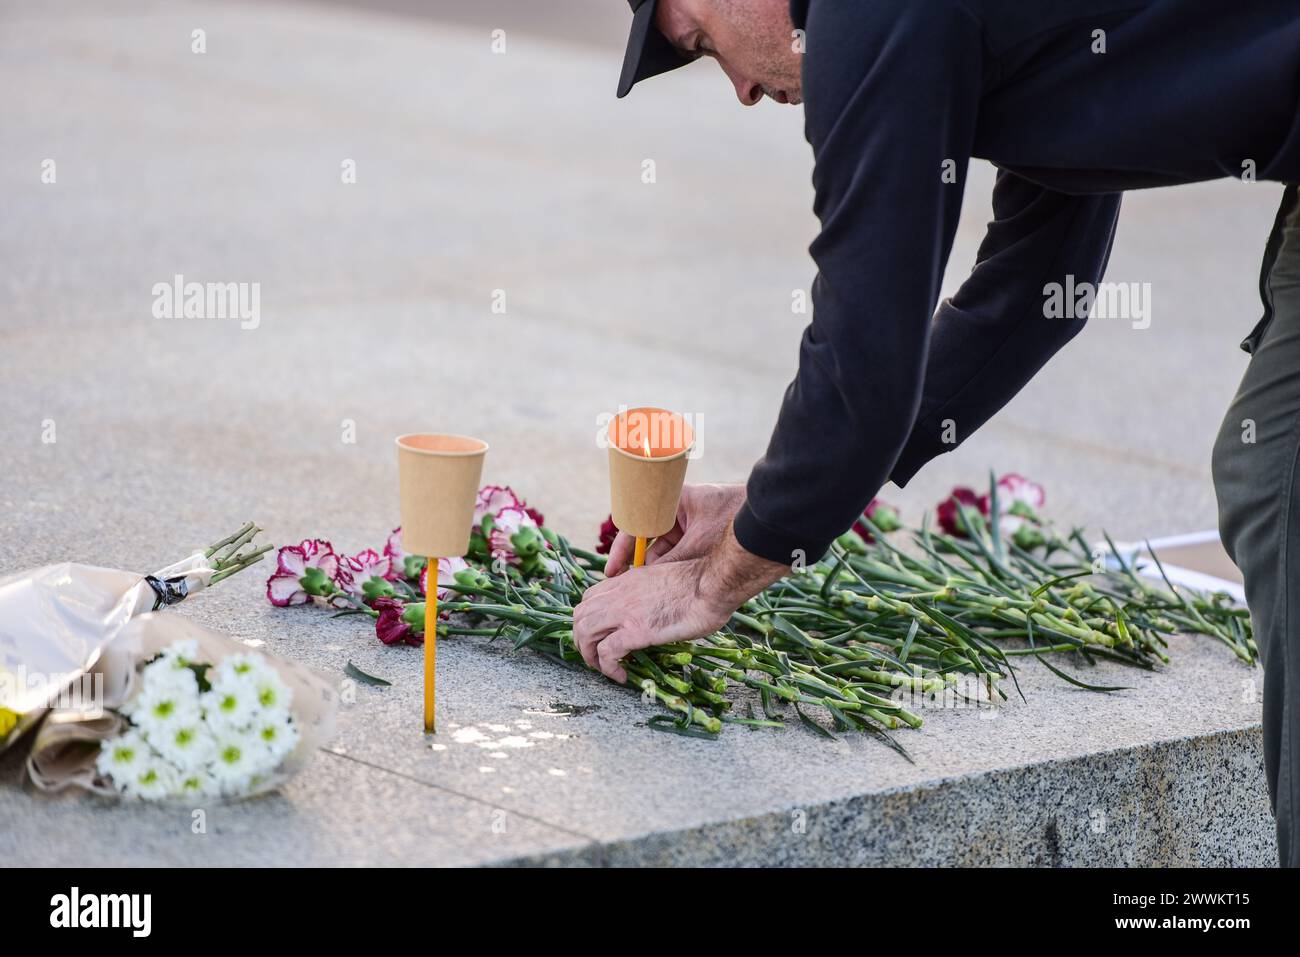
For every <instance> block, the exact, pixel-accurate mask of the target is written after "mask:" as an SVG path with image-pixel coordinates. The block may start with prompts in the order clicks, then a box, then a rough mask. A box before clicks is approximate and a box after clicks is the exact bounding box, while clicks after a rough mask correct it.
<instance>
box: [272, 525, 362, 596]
mask: <svg viewBox="0 0 1300 957" xmlns="http://www.w3.org/2000/svg"><path fill="white" fill-rule="evenodd" d="M341 573H343V569H342V566H341V564H340V562H339V557H338V555H336V554H335V553H334V546H333V545H331V544H330V543H329V542H327V541H324V540H322V539H319V538H312V539H304V540H303V541H302V542H300V543H299V544H297V545H285V546H284V547H283V548H281V549H280V551H279V553H278V554H277V555H276V569H275V573H274V574H273V575H272V576H271V577H270V578H268V579H267V581H266V597H267V599H268V600H270V602H271V604H272V605H276V606H278V607H281V608H284V607H288V606H289V605H305V604H306V603H307V602H309V601H313V600H317V601H318V603H321V604H324V603H326V602H327V600H328V599H329V597H330V596H331V595H333V594H335V593H336V592H337V591H338V590H339V588H340V581H339V579H340V574H341Z"/></svg>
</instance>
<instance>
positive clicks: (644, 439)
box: [641, 435, 653, 458]
mask: <svg viewBox="0 0 1300 957" xmlns="http://www.w3.org/2000/svg"><path fill="white" fill-rule="evenodd" d="M641 442H642V444H643V445H644V446H645V457H646V458H653V456H652V455H651V454H650V436H648V435H643V436H641Z"/></svg>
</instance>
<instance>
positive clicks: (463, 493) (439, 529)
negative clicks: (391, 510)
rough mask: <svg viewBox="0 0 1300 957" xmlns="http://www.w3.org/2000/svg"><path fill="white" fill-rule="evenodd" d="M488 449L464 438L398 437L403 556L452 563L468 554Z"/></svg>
mask: <svg viewBox="0 0 1300 957" xmlns="http://www.w3.org/2000/svg"><path fill="white" fill-rule="evenodd" d="M487 449H488V445H487V443H486V442H484V441H482V440H481V439H472V438H469V437H468V436H464V435H401V436H398V438H397V472H398V480H399V483H400V486H401V496H402V546H403V547H404V548H405V549H406V551H408V552H410V553H411V554H412V555H421V556H423V557H425V558H455V557H459V556H461V555H464V554H465V553H466V552H467V551H469V533H470V528H471V526H472V525H473V524H474V503H475V502H476V501H477V499H478V489H479V479H480V478H481V477H482V474H483V456H484V455H486V454H487Z"/></svg>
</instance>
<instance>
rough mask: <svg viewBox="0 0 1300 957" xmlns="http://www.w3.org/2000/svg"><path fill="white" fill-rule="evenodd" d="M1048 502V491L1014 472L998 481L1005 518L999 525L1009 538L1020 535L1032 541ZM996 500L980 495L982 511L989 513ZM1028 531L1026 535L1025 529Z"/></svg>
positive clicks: (999, 504)
mask: <svg viewBox="0 0 1300 957" xmlns="http://www.w3.org/2000/svg"><path fill="white" fill-rule="evenodd" d="M1046 501H1047V492H1046V490H1044V488H1043V487H1042V486H1041V485H1039V484H1038V483H1037V482H1031V481H1030V480H1029V479H1027V478H1025V477H1024V476H1023V475H1018V474H1016V473H1015V472H1012V473H1010V474H1008V475H1004V476H1002V478H1000V479H998V506H999V509H1000V511H1001V515H1000V516H999V519H998V525H999V527H1000V528H1001V530H1002V534H1003V536H1005V537H1008V538H1011V537H1015V536H1017V535H1018V534H1019V535H1021V537H1022V538H1023V537H1025V536H1029V538H1030V539H1032V535H1031V534H1030V533H1031V532H1032V528H1031V527H1032V526H1036V525H1038V524H1039V523H1040V522H1041V519H1040V518H1039V517H1038V509H1040V508H1042V507H1043V503H1044V502H1046ZM991 506H992V500H991V499H990V498H989V496H988V495H981V496H980V509H981V510H982V511H983V512H984V514H985V515H987V514H989V512H990V509H991ZM1022 529H1025V531H1024V532H1022V531H1021V530H1022Z"/></svg>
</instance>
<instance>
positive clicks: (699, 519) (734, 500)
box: [605, 485, 745, 578]
mask: <svg viewBox="0 0 1300 957" xmlns="http://www.w3.org/2000/svg"><path fill="white" fill-rule="evenodd" d="M744 502H745V486H743V485H687V486H686V487H685V488H683V489H682V497H681V501H680V502H679V503H678V505H677V524H676V525H674V526H673V527H672V530H671V531H670V532H668V533H667V534H665V535H661V536H659V537H658V538H656V539H655V540H654V542H653V544H651V546H650V547H649V548H648V549H647V550H646V556H645V563H646V564H647V565H653V564H655V563H656V562H658V561H670V562H676V561H683V560H685V559H689V558H700V557H701V556H703V555H705V554H707V553H708V551H709V549H711V548H713V547H714V546H715V545H717V544H718V542H719V541H720V540H721V538H722V533H723V532H725V531H726V529H727V526H728V525H730V524H731V520H732V519H733V518H735V516H736V512H738V511H740V506H741V505H743V504H744ZM635 546H636V539H634V538H633V537H632V536H631V535H628V534H626V533H624V532H619V533H618V537H617V538H615V539H614V544H613V545H612V546H610V549H609V561H608V562H607V563H606V565H605V575H606V577H608V578H614V577H616V576H618V575H621V574H623V572H625V571H627V570H628V568H629V567H631V565H632V551H633V549H634V548H635Z"/></svg>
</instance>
